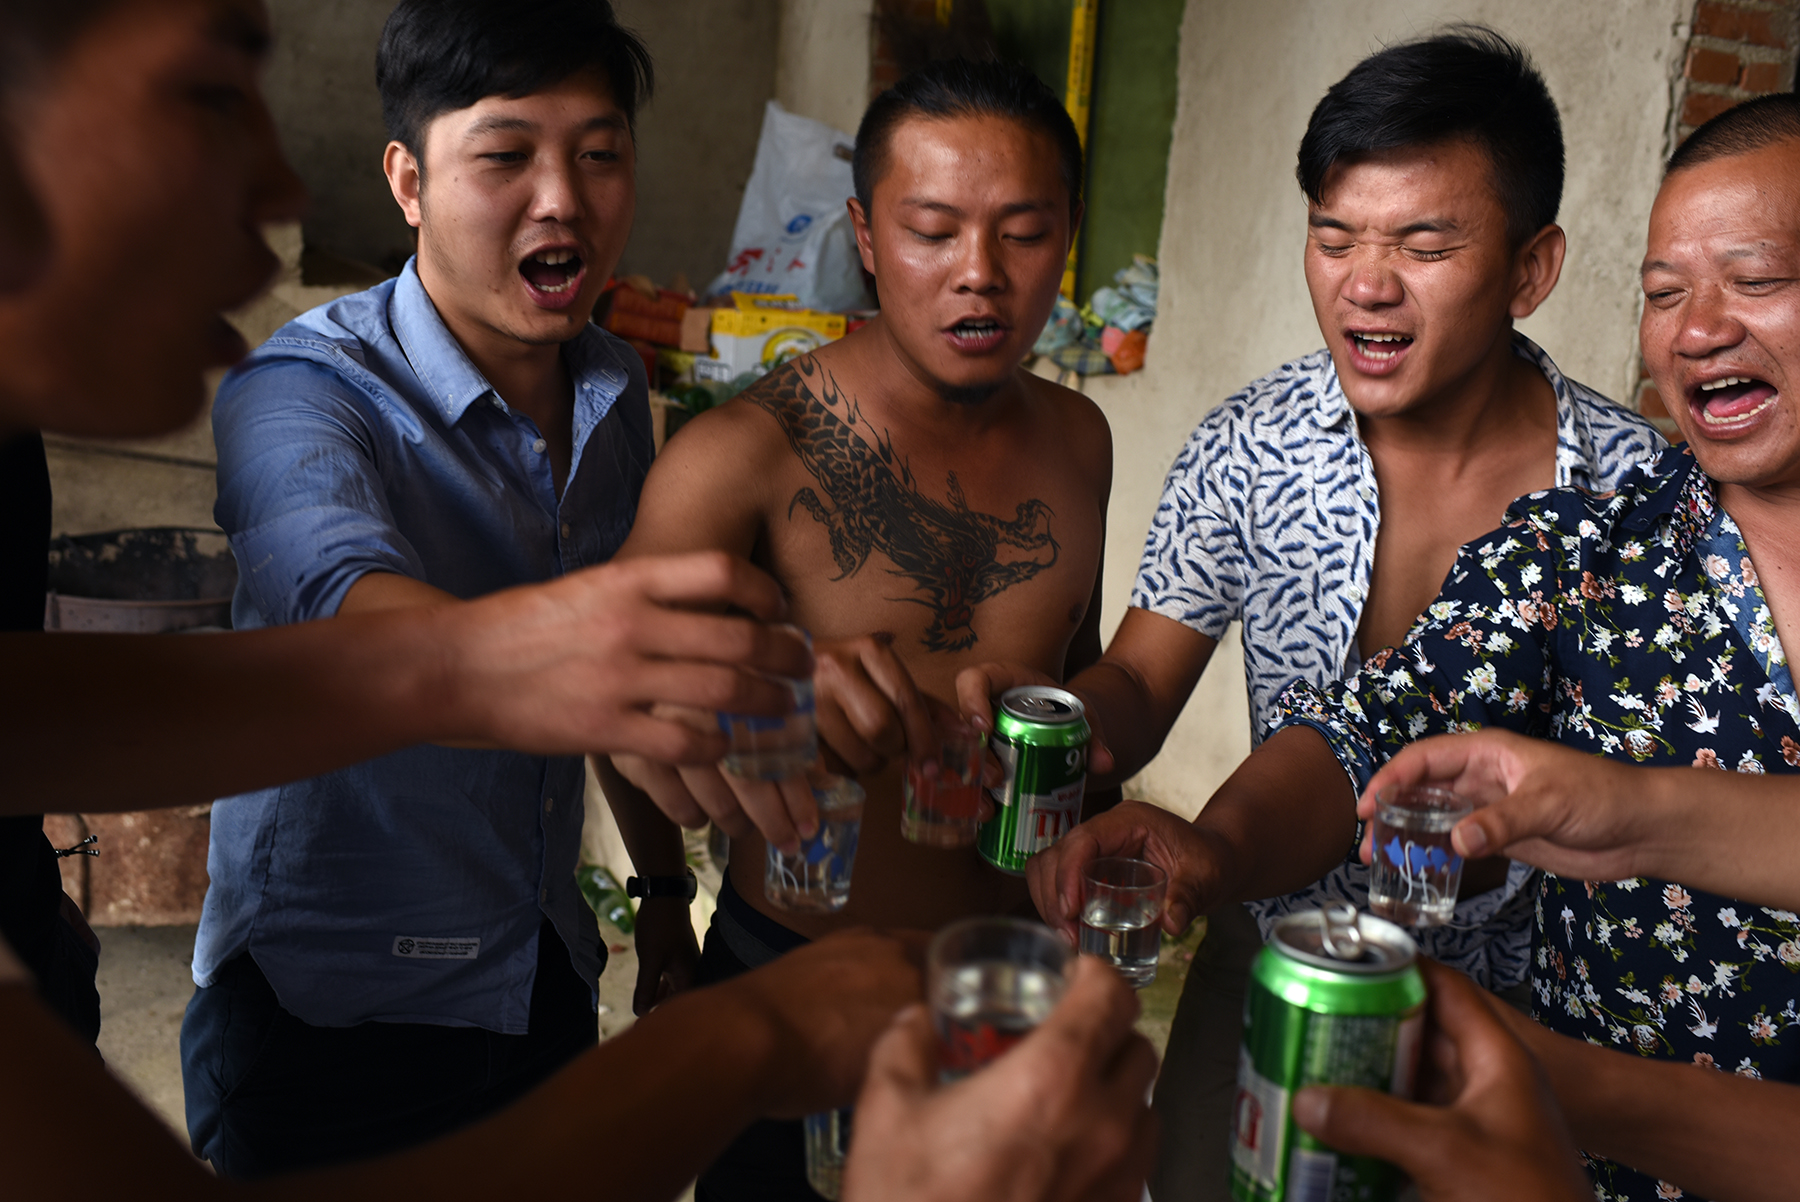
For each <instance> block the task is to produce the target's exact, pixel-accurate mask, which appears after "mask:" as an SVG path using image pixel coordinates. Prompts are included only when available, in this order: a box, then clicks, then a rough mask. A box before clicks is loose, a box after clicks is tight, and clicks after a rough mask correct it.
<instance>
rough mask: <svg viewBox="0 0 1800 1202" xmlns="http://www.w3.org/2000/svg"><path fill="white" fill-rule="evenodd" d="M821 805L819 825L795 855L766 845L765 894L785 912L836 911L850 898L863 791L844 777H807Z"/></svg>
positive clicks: (816, 775)
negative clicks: (785, 853) (783, 852)
mask: <svg viewBox="0 0 1800 1202" xmlns="http://www.w3.org/2000/svg"><path fill="white" fill-rule="evenodd" d="M808 783H809V784H810V785H811V786H812V794H813V801H814V802H816V803H817V804H818V807H819V829H818V832H817V833H816V834H814V835H813V837H812V838H810V839H803V840H801V842H800V849H799V850H798V851H796V852H795V853H794V854H793V855H783V854H782V853H781V851H780V850H779V849H778V848H777V847H776V846H775V845H774V844H773V843H770V844H768V845H767V846H768V860H767V862H766V868H765V870H764V873H763V895H764V896H765V897H767V898H768V899H769V900H770V901H772V902H774V903H775V904H776V905H778V906H780V907H781V908H782V909H784V910H801V911H807V912H811V913H814V914H835V913H837V912H838V911H839V910H842V909H843V908H844V907H845V906H846V905H848V904H849V902H850V873H851V870H852V869H853V868H855V866H856V842H857V837H858V836H859V835H860V834H861V833H862V816H863V789H862V786H861V785H859V784H857V783H856V782H855V781H853V780H850V779H849V778H847V777H842V776H830V775H827V774H825V773H813V774H811V775H810V776H809V777H808Z"/></svg>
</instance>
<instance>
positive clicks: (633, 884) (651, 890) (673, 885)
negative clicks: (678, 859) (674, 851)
mask: <svg viewBox="0 0 1800 1202" xmlns="http://www.w3.org/2000/svg"><path fill="white" fill-rule="evenodd" d="M699 895H700V882H699V881H698V880H696V879H694V870H693V869H692V868H689V869H688V870H687V871H685V872H683V873H682V874H681V875H680V876H633V877H627V878H625V896H626V897H646V898H647V897H679V898H680V899H681V900H682V901H690V902H691V901H693V900H694V898H696V897H698V896H699Z"/></svg>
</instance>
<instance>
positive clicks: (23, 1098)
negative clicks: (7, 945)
mask: <svg viewBox="0 0 1800 1202" xmlns="http://www.w3.org/2000/svg"><path fill="white" fill-rule="evenodd" d="M917 952H918V947H917V946H916V943H915V944H905V943H902V942H901V941H899V940H896V939H893V938H889V937H886V936H879V935H874V934H869V933H866V932H865V933H857V934H849V935H843V936H834V937H832V938H830V939H824V940H820V941H819V942H817V943H815V944H812V945H810V946H809V947H806V948H802V949H801V950H799V951H796V952H794V953H792V954H790V955H787V956H784V957H782V958H781V960H780V961H779V962H777V963H776V964H772V965H769V966H768V967H766V968H763V969H760V970H758V971H756V972H753V973H747V974H745V975H744V976H742V977H738V978H736V979H734V980H732V981H730V982H727V983H726V984H723V985H719V986H715V987H713V988H710V989H702V990H696V991H694V992H692V993H688V994H684V995H682V996H681V997H678V998H676V999H674V1000H673V1001H671V1002H669V1003H668V1004H666V1005H664V1006H661V1007H659V1008H658V1009H657V1010H656V1012H655V1013H654V1014H650V1015H647V1016H646V1017H645V1018H643V1019H642V1020H640V1021H639V1022H638V1023H637V1024H636V1025H635V1026H633V1027H632V1028H631V1029H630V1030H629V1031H627V1032H625V1033H624V1034H622V1035H619V1036H616V1037H614V1038H613V1039H609V1040H607V1041H606V1042H605V1043H604V1044H601V1045H600V1046H599V1047H597V1048H594V1049H593V1050H591V1051H589V1052H586V1053H584V1054H583V1055H582V1056H581V1057H580V1058H579V1059H577V1060H576V1061H575V1062H574V1063H573V1064H571V1065H570V1066H569V1067H568V1068H566V1069H564V1070H563V1071H562V1072H560V1073H558V1074H557V1075H556V1076H554V1077H552V1078H551V1079H550V1080H549V1081H548V1082H546V1083H545V1084H544V1085H542V1086H540V1087H539V1088H538V1089H536V1090H534V1091H533V1092H532V1093H531V1094H529V1095H527V1096H526V1097H525V1098H524V1099H523V1100H522V1101H520V1102H518V1103H517V1104H515V1105H513V1106H512V1107H510V1108H508V1109H507V1110H505V1111H502V1112H501V1113H500V1114H498V1115H496V1116H494V1117H493V1118H490V1119H487V1120H486V1121H484V1122H481V1123H479V1124H477V1125H475V1126H473V1127H470V1128H468V1129H466V1130H464V1131H460V1132H457V1133H456V1134H454V1135H450V1136H447V1137H445V1138H443V1139H440V1140H437V1141H435V1142H433V1143H430V1144H426V1145H424V1146H423V1147H420V1148H417V1149H414V1150H412V1151H408V1152H404V1153H401V1154H399V1155H397V1156H391V1157H386V1158H384V1159H381V1160H376V1161H371V1162H368V1163H364V1164H357V1165H350V1166H345V1167H343V1168H338V1169H330V1170H326V1171H324V1172H319V1173H310V1174H307V1175H305V1176H301V1177H292V1178H286V1179H282V1180H277V1181H268V1182H256V1183H250V1184H244V1183H233V1182H226V1181H221V1180H219V1179H218V1178H216V1177H213V1176H212V1175H211V1174H210V1173H207V1172H206V1171H205V1169H204V1168H203V1167H201V1166H200V1165H199V1164H198V1163H197V1162H195V1161H194V1160H193V1158H192V1157H190V1156H189V1155H188V1154H187V1153H186V1152H185V1151H184V1150H183V1149H182V1148H181V1146H180V1145H179V1144H178V1143H177V1142H176V1141H175V1140H174V1138H172V1137H171V1136H170V1134H169V1132H168V1130H167V1129H166V1128H165V1127H163V1126H162V1124H161V1123H159V1122H158V1121H157V1120H156V1119H155V1118H154V1117H153V1116H152V1115H151V1114H150V1113H149V1111H147V1110H145V1109H144V1107H143V1105H142V1104H141V1103H139V1102H138V1101H137V1100H136V1099H135V1098H133V1097H132V1096H131V1095H130V1094H129V1093H128V1092H127V1091H126V1090H125V1089H124V1087H123V1086H121V1085H120V1084H119V1083H118V1082H117V1081H115V1080H114V1079H113V1078H112V1077H111V1076H109V1075H108V1074H107V1072H106V1071H105V1069H104V1068H103V1067H102V1066H101V1065H100V1064H99V1062H98V1061H97V1060H95V1059H94V1055H93V1049H92V1048H84V1047H83V1046H82V1045H81V1044H80V1042H79V1041H78V1040H77V1039H76V1038H75V1036H74V1035H73V1034H71V1033H70V1032H69V1031H68V1030H67V1029H65V1028H64V1027H63V1026H62V1024H60V1023H59V1022H58V1021H57V1020H56V1019H55V1018H53V1017H52V1016H51V1015H50V1012H49V1011H48V1010H46V1009H44V1007H43V1005H42V1004H41V1003H40V1002H38V1000H37V998H36V997H35V995H34V994H33V992H32V990H31V989H30V988H29V986H28V985H26V984H24V983H22V982H18V981H14V982H13V983H10V984H8V983H0V1056H4V1058H5V1063H6V1065H7V1071H6V1075H5V1077H4V1079H3V1080H0V1161H3V1162H4V1163H5V1164H6V1166H7V1167H6V1170H5V1172H6V1180H7V1184H8V1186H9V1187H11V1188H12V1190H13V1191H14V1192H16V1194H17V1196H19V1197H21V1198H32V1199H44V1200H45V1202H60V1200H68V1202H104V1200H106V1199H112V1198H119V1197H131V1198H141V1199H151V1200H155V1199H164V1198H167V1199H171V1200H175V1199H180V1200H183V1202H189V1200H204V1199H212V1198H217V1199H230V1198H245V1199H264V1200H268V1202H274V1200H277V1199H290V1198H291V1199H295V1200H301V1199H317V1198H331V1199H333V1200H334V1202H363V1200H365V1199H366V1200H368V1202H378V1200H381V1199H389V1198H396V1197H431V1198H440V1199H445V1200H446V1202H456V1200H458V1199H470V1200H471V1202H472V1200H474V1199H485V1198H497V1197H520V1198H548V1197H563V1196H576V1195H578V1194H581V1193H584V1192H587V1191H589V1190H591V1188H592V1185H593V1178H594V1172H595V1169H594V1147H595V1142H594V1141H595V1139H596V1138H597V1137H598V1134H597V1133H604V1137H605V1139H606V1140H607V1141H608V1143H609V1145H610V1146H612V1147H614V1148H616V1149H624V1150H625V1152H624V1154H623V1155H618V1156H614V1157H612V1158H611V1160H610V1162H609V1165H608V1168H607V1177H608V1183H609V1185H608V1196H609V1197H611V1198H615V1199H620V1200H622V1202H656V1200H661V1199H669V1198H674V1197H675V1196H676V1195H677V1194H678V1193H679V1192H680V1191H681V1188H682V1187H683V1186H684V1185H686V1184H687V1182H689V1181H690V1180H692V1179H693V1177H694V1176H695V1175H696V1174H697V1173H698V1172H699V1170H700V1169H702V1168H703V1167H705V1165H706V1164H707V1163H708V1162H709V1161H710V1160H711V1159H712V1158H713V1157H714V1156H715V1155H717V1153H718V1152H719V1150H720V1149H722V1148H723V1147H724V1146H725V1144H726V1143H727V1142H729V1140H730V1139H731V1138H732V1137H733V1136H734V1135H736V1133H737V1132H738V1131H739V1130H740V1129H741V1128H742V1127H743V1126H744V1125H745V1124H746V1123H747V1122H749V1121H750V1120H751V1119H753V1118H756V1117H758V1116H761V1115H773V1116H780V1117H794V1116H798V1115H801V1114H805V1113H807V1112H809V1111H814V1110H823V1109H825V1108H827V1107H830V1106H842V1105H848V1104H849V1103H850V1102H851V1101H852V1100H853V1099H854V1098H855V1096H856V1092H857V1090H858V1088H859V1087H860V1085H861V1082H862V1078H863V1072H864V1066H865V1064H866V1062H867V1056H868V1049H869V1047H870V1045H871V1044H872V1043H873V1042H874V1040H875V1038H876V1037H877V1036H878V1035H879V1034H880V1033H881V1032H882V1031H883V1030H884V1029H885V1028H886V1027H887V1025H888V1023H889V1022H890V1021H891V1019H892V1017H893V1014H894V1012H895V1011H896V1010H897V1009H899V1008H900V1007H901V1006H903V1005H905V1004H906V1003H908V1002H910V1001H914V1000H916V999H917V997H918V994H919V974H918V970H917V968H916V965H915V963H914V960H915V958H916V955H917ZM5 954H6V953H5V952H4V950H3V945H0V957H4V956H5ZM4 971H5V969H4V965H3V964H0V975H3V974H4ZM696 1083H703V1084H699V1085H697V1084H696ZM676 1115H678V1116H679V1121H672V1120H671V1116H676ZM96 1148H104V1149H105V1150H106V1154H105V1155H104V1156H96V1155H94V1150H95V1149H96ZM9 1196H10V1195H9Z"/></svg>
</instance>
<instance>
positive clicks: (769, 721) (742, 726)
mask: <svg viewBox="0 0 1800 1202" xmlns="http://www.w3.org/2000/svg"><path fill="white" fill-rule="evenodd" d="M780 629H782V630H786V631H789V632H790V633H793V634H797V635H799V636H800V637H801V638H803V639H805V640H806V645H807V647H808V648H810V647H811V646H812V636H811V635H809V634H807V633H806V631H804V630H801V629H800V628H799V627H798V626H782V627H781V628H780ZM769 679H770V680H773V681H776V682H777V683H779V684H784V685H786V686H787V687H788V688H789V689H790V690H792V692H793V697H794V708H793V709H792V710H791V711H790V712H788V713H786V714H782V715H780V716H779V717H774V718H770V717H764V716H763V715H760V714H731V713H720V714H719V729H720V730H722V731H724V732H725V737H726V738H727V739H728V740H730V747H729V748H728V749H727V750H726V752H725V758H724V759H723V760H720V761H719V766H720V767H721V768H723V769H725V771H727V772H729V773H731V774H732V775H733V776H741V777H744V778H746V779H748V780H786V779H787V778H788V777H790V776H799V775H800V774H801V773H803V772H805V771H806V770H807V769H808V768H809V767H811V766H812V764H813V763H814V762H815V761H816V760H817V759H818V758H819V724H818V721H817V718H816V715H815V713H814V705H813V682H812V680H811V679H810V678H807V679H793V678H789V677H785V676H771V677H769Z"/></svg>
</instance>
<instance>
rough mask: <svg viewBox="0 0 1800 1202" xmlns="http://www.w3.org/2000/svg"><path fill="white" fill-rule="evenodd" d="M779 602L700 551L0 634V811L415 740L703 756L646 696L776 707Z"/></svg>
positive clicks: (128, 802)
mask: <svg viewBox="0 0 1800 1202" xmlns="http://www.w3.org/2000/svg"><path fill="white" fill-rule="evenodd" d="M698 606H709V607H715V608H719V609H723V608H725V607H727V606H731V607H735V608H737V609H739V610H742V611H744V612H746V613H748V614H751V615H754V618H740V617H727V616H718V615H713V614H702V613H691V612H685V610H686V609H687V608H688V607H698ZM785 612H786V602H785V601H784V600H783V598H782V596H781V591H780V589H779V588H778V587H777V586H776V584H775V582H774V581H773V580H771V579H769V577H768V576H766V575H764V574H763V573H762V572H760V571H758V570H757V569H755V568H753V567H751V566H750V565H749V564H747V563H745V562H743V561H742V560H738V559H734V558H732V557H730V556H727V555H722V554H717V553H714V554H702V555H691V556H682V557H678V558H667V559H647V560H641V561H637V562H634V563H628V564H610V565H606V566H603V567H597V568H590V569H587V570H584V571H581V572H576V573H572V574H570V575H568V576H566V577H563V578H562V579H560V580H557V581H553V582H551V583H549V584H543V585H533V586H529V587H524V588H516V589H508V590H506V591H504V592H500V593H495V594H493V595H491V596H489V597H485V598H482V599H481V600H479V601H471V602H467V603H464V604H458V605H448V604H447V605H439V606H429V605H428V606H416V607H410V608H405V609H399V610H392V611H388V612H379V613H365V614H349V615H345V616H344V617H339V618H332V619H330V620H327V621H320V622H307V623H302V624H299V625H295V626H287V627H281V628H277V629H269V630H258V631H247V632H242V633H236V634H220V635H188V636H182V637H173V636H168V635H150V636H138V635H81V634H9V635H0V663H4V664H5V669H6V676H7V683H8V689H7V695H6V700H5V702H4V703H3V708H0V786H3V787H0V813H35V812H38V811H41V810H43V809H44V808H45V806H46V804H49V803H54V806H55V807H56V808H60V809H69V810H77V809H78V810H85V811H90V812H104V811H108V810H124V809H132V810H137V809H146V808H152V807H156V806H168V805H181V804H189V803H194V802H200V801H208V800H211V799H212V798H215V797H223V796H227V795H229V794H232V793H241V792H243V791H245V790H247V789H253V788H258V787H261V786H264V785H271V784H277V783H280V782H282V781H288V780H296V779H299V778H302V777H306V776H313V775H317V774H318V773H321V772H326V771H329V770H331V769H334V768H339V767H342V766H344V765H345V764H352V763H356V762H357V761H359V760H365V759H368V758H370V757H371V756H376V755H381V754H384V753H386V752H389V751H393V750H395V749H397V748H400V747H406V746H410V745H412V744H415V743H423V742H473V743H482V744H488V745H496V746H504V747H511V748H516V749H518V750H521V751H530V752H535V753H538V754H551V755H570V754H582V753H585V752H590V751H596V750H599V751H631V752H635V753H637V754H640V755H645V756H651V757H655V758H658V759H663V760H669V761H673V762H677V763H694V762H711V761H713V760H716V759H717V758H718V756H719V755H720V754H721V753H722V751H723V746H722V741H721V739H720V736H719V735H718V734H717V733H716V732H710V731H705V730H696V729H693V728H691V727H688V726H685V725H683V724H681V723H679V722H675V721H670V720H666V719H663V718H660V717H658V716H656V715H653V714H652V713H651V707H652V706H654V705H657V704H664V703H666V704H674V705H683V706H690V707H695V708H702V709H732V710H738V711H747V712H754V713H765V714H777V713H781V712H784V711H785V709H786V708H787V706H788V704H789V700H788V695H787V691H786V690H785V689H783V688H781V687H779V686H777V685H773V684H770V683H769V682H768V681H766V680H763V679H761V678H759V677H758V676H757V675H756V674H755V673H756V672H769V673H775V674H778V675H789V676H791V675H798V674H802V673H805V672H808V671H810V670H811V657H810V655H809V654H808V653H807V652H806V649H805V648H804V647H803V646H802V645H801V644H800V642H799V641H798V640H797V639H794V638H792V637H790V636H788V635H786V634H784V633H782V632H780V631H778V630H775V629H772V628H771V627H769V626H767V625H765V624H764V623H765V622H766V621H772V620H779V619H780V618H781V617H782V616H784V614H785ZM755 619H762V620H763V621H758V620H755ZM744 669H752V670H753V671H751V672H746V671H745V670H744ZM70 764H80V765H81V771H79V772H70V771H69V765H70Z"/></svg>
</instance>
